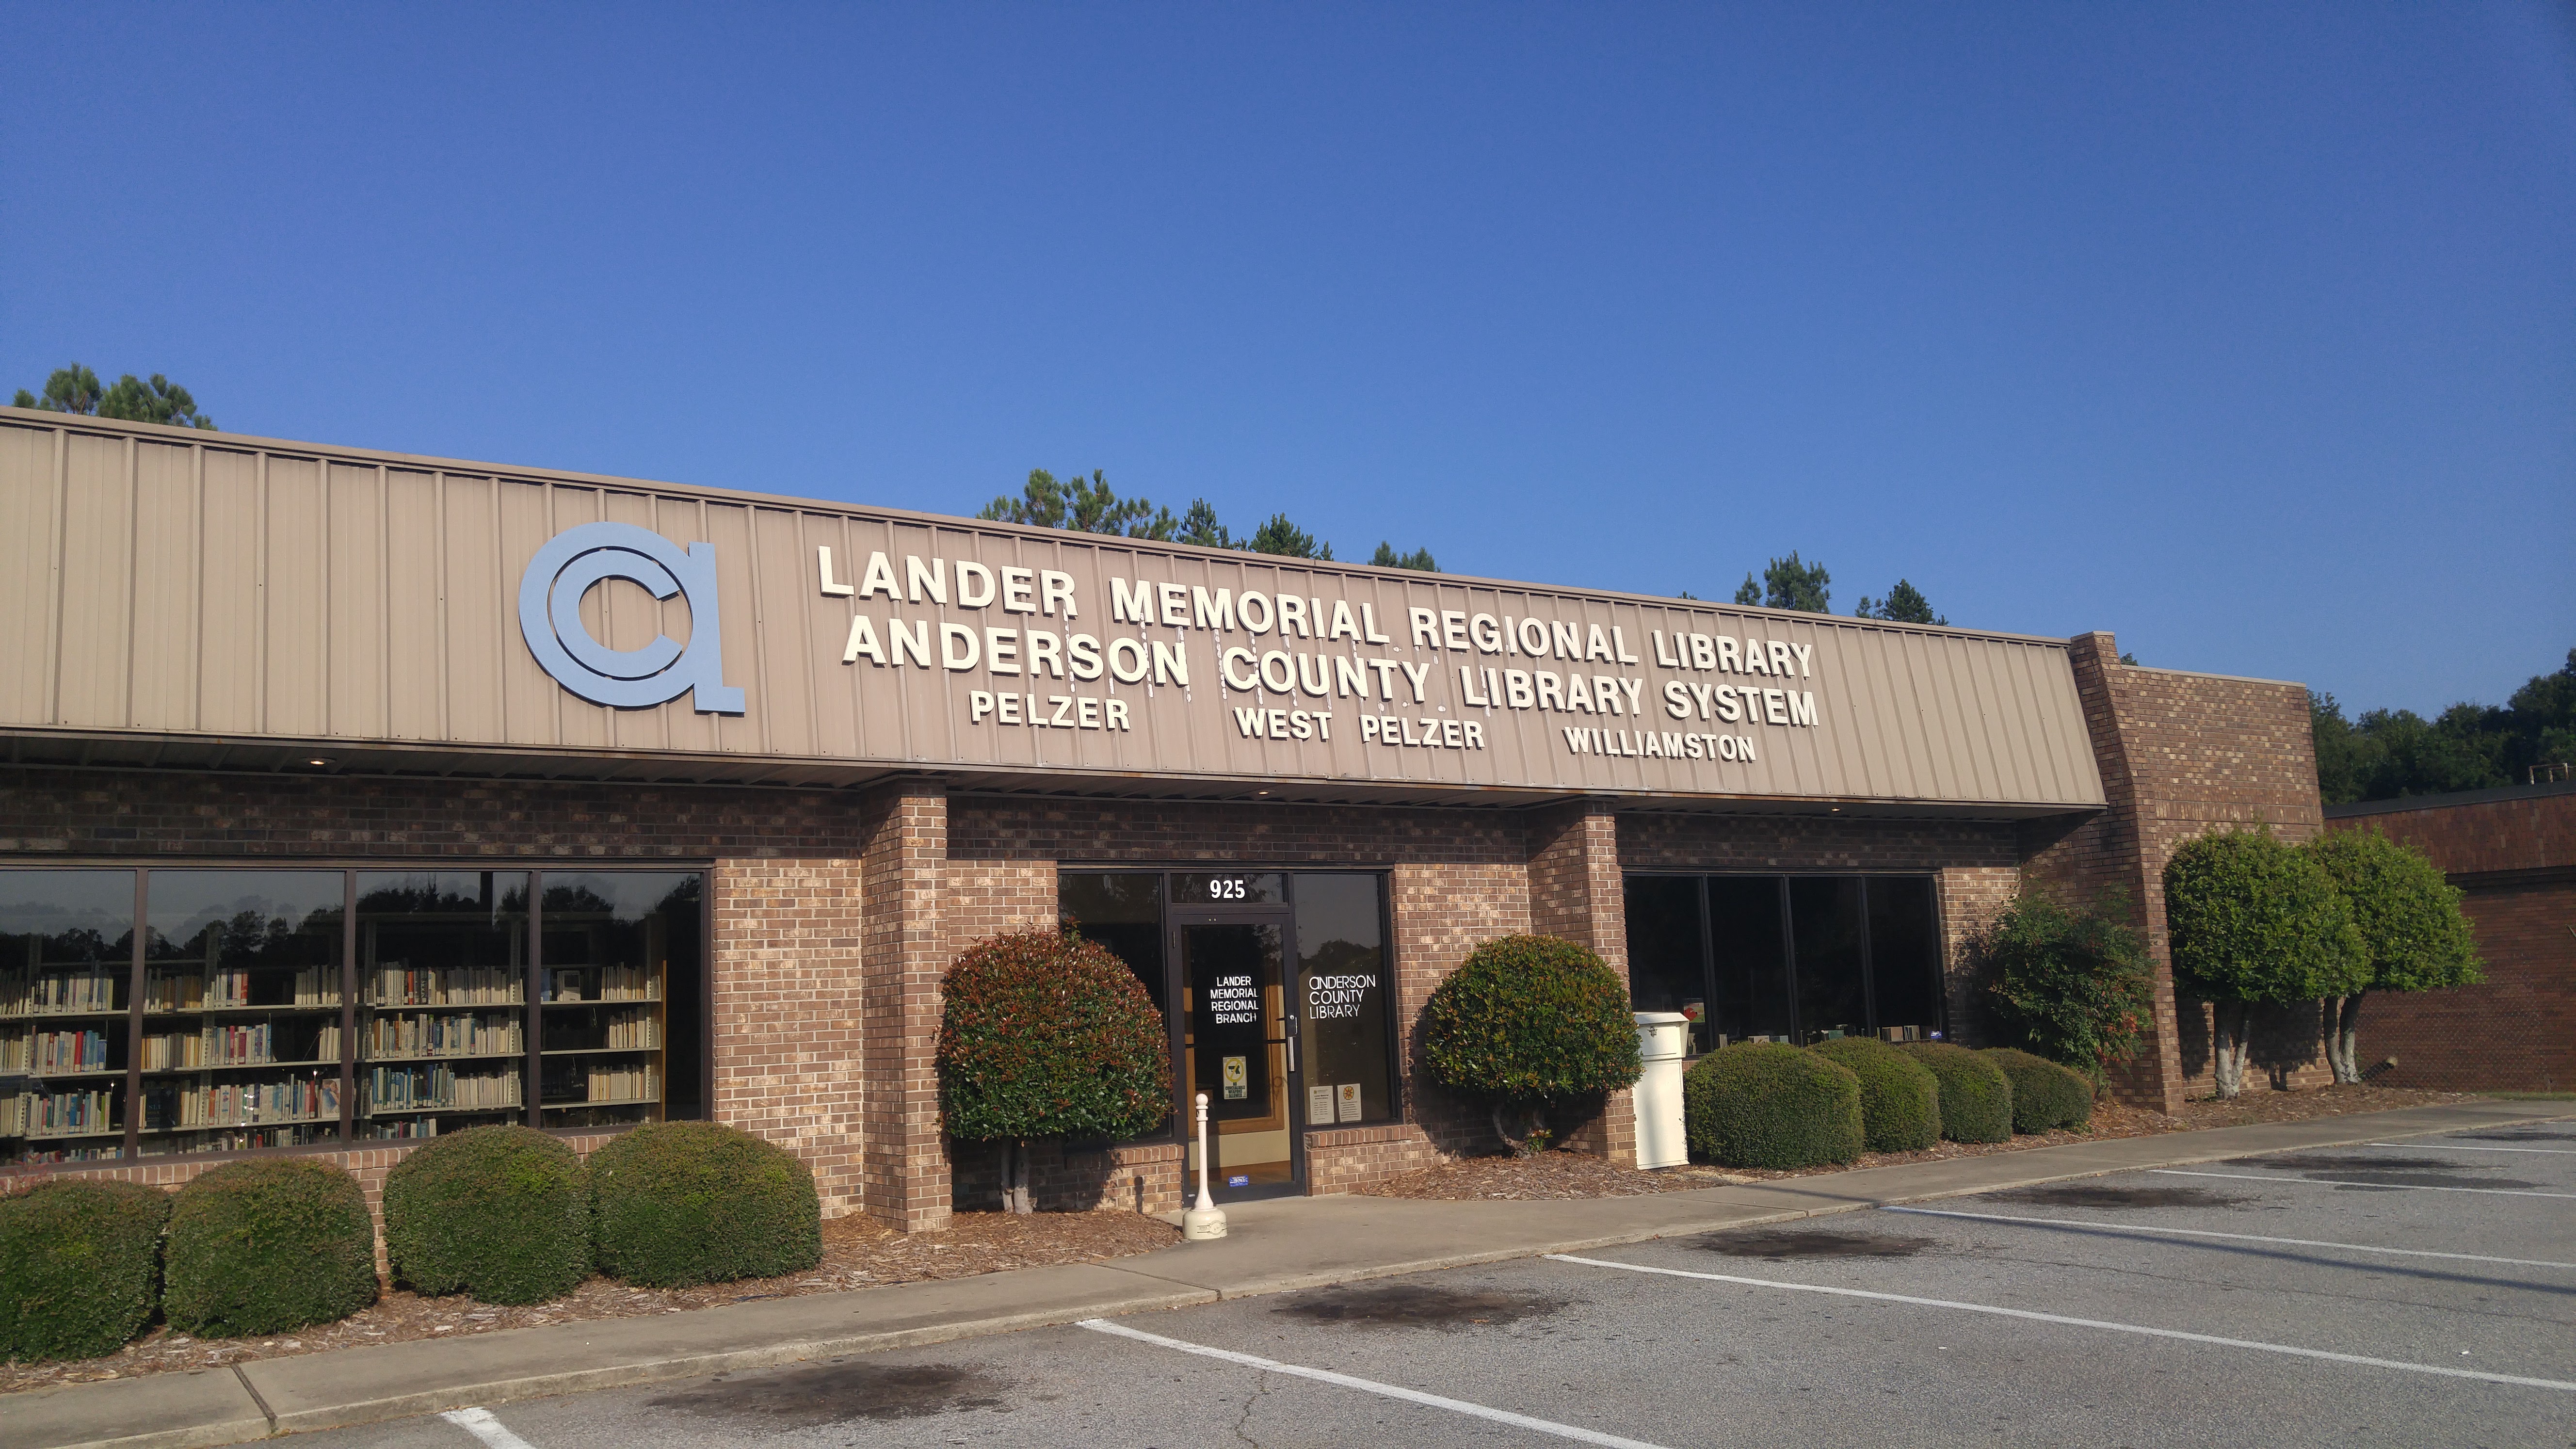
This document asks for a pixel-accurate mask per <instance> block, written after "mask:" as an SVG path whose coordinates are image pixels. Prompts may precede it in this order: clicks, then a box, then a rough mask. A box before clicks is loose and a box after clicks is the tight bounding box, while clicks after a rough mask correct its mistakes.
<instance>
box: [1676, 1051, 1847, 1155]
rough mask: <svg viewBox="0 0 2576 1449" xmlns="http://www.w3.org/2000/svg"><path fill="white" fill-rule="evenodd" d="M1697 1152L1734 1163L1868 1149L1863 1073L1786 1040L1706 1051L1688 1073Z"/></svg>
mask: <svg viewBox="0 0 2576 1449" xmlns="http://www.w3.org/2000/svg"><path fill="white" fill-rule="evenodd" d="M1682 1117H1683V1121H1684V1124H1685V1126H1686V1128H1687V1130H1688V1134H1689V1137H1690V1149H1691V1153H1692V1155H1693V1156H1696V1157H1702V1158H1706V1159H1707V1160H1709V1161H1712V1162H1717V1163H1721V1164H1723V1165H1725V1166H1728V1167H1821V1166H1825V1165H1827V1164H1829V1163H1836V1162H1849V1161H1851V1160H1852V1159H1853V1158H1855V1157H1858V1156H1860V1149H1861V1142H1862V1140H1863V1138H1862V1134H1861V1111H1860V1078H1859V1077H1857V1076H1855V1075H1853V1073H1852V1071H1851V1069H1850V1068H1849V1067H1845V1066H1842V1065H1840V1064H1839V1063H1836V1062H1833V1061H1831V1060H1828V1059H1827V1058H1824V1057H1821V1056H1818V1055H1816V1054H1815V1053H1814V1052H1811V1051H1805V1050H1802V1049H1800V1048H1798V1047H1793V1046H1787V1045H1784V1044H1781V1043H1778V1042H1770V1043H1750V1042H1748V1043H1745V1044H1743V1045H1740V1046H1731V1047H1727V1048H1725V1049H1723V1050H1720V1051H1714V1052H1711V1053H1709V1054H1708V1055H1707V1056H1704V1057H1701V1058H1700V1059H1699V1062H1698V1064H1697V1065H1695V1066H1693V1067H1692V1068H1691V1069H1690V1071H1689V1073H1688V1074H1687V1075H1685V1076H1684V1077H1683V1078H1682Z"/></svg>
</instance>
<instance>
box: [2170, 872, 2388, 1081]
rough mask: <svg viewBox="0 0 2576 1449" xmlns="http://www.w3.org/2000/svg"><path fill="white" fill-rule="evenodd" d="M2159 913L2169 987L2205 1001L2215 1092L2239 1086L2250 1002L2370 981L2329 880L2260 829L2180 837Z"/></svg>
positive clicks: (2310, 995) (2366, 958) (2307, 995)
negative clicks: (2211, 1019)
mask: <svg viewBox="0 0 2576 1449" xmlns="http://www.w3.org/2000/svg"><path fill="white" fill-rule="evenodd" d="M2165 919H2166V922H2167V924H2168V926H2169V927H2170V928H2171V931H2172V935H2173V969H2174V985H2175V987H2176V988H2177V989H2178V990H2179V991H2181V993H2182V994H2183V995H2185V996H2188V997H2192V998H2194V999H2196V1000H2201V1001H2206V1002H2209V1003H2211V1005H2212V1006H2213V1007H2214V1008H2215V1012H2214V1015H2215V1017H2216V1038H2217V1040H2216V1042H2215V1046H2216V1048H2217V1050H2216V1066H2217V1078H2218V1095H2219V1096H2221V1097H2233V1096H2235V1095H2236V1094H2237V1093H2238V1092H2240V1091H2242V1090H2244V1086H2245V1049H2246V1026H2247V1018H2248V1017H2249V1015H2250V1014H2251V1012H2252V1009H2253V1008H2254V1007H2256V1006H2286V1005H2289V1004H2291V1003H2294V1002H2300V1001H2317V1000H2321V999H2323V998H2325V997H2329V996H2347V995H2350V994H2352V993H2354V992H2356V991H2359V990H2361V989H2362V988H2363V986H2364V985H2365V984H2367V982H2368V981H2369V979H2370V952H2369V950H2368V948H2367V947H2366V946H2364V945H2363V943H2362V937H2361V931H2360V929H2359V928H2358V927H2356V926H2355V925H2354V924H2353V920H2352V907H2351V906H2350V905H2349V904H2347V903H2346V902H2345V900H2344V897H2343V892H2342V891H2340V890H2337V889H2336V888H2335V883H2334V878H2333V877H2332V876H2330V875H2328V874H2327V873H2326V869H2325V867H2324V866H2322V865H2320V864H2318V863H2317V859H2316V857H2315V856H2314V855H2312V854H2310V853H2308V852H2306V851H2303V850H2300V849H2297V848H2295V847H2293V846H2289V845H2285V844H2283V843H2282V842H2281V841H2279V840H2277V839H2274V838H2273V836H2272V834H2271V832H2270V831H2268V830H2265V831H2252V830H2229V831H2226V832H2223V833H2220V834H2212V835H2204V836H2201V837H2200V838H2198V839H2196V840H2191V841H2187V842H2185V843H2184V844H2183V846H2182V848H2180V849H2179V850H2176V851H2175V852H2174V854H2173V859H2172V860H2170V861H2168V862H2166V864H2165Z"/></svg>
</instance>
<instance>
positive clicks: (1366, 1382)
mask: <svg viewBox="0 0 2576 1449" xmlns="http://www.w3.org/2000/svg"><path fill="white" fill-rule="evenodd" d="M1077 1326H1078V1327H1082V1328H1088V1329H1090V1330H1091V1331H1092V1332H1094V1333H1112V1334H1116V1335H1117V1336H1118V1337H1120V1338H1132V1339H1134V1340H1136V1341H1137V1342H1138V1343H1150V1344H1153V1345H1155V1346H1156V1347H1158V1348H1169V1349H1177V1350H1178V1351H1180V1352H1182V1353H1194V1354H1197V1355H1198V1356H1199V1357H1201V1358H1213V1359H1222V1360H1224V1361H1225V1362H1227V1363H1231V1364H1241V1365H1242V1366H1244V1367H1245V1368H1256V1369H1261V1370H1263V1371H1265V1372H1268V1373H1274V1374H1287V1375H1290V1376H1291V1377H1294V1378H1301V1379H1313V1380H1314V1381H1315V1382H1317V1383H1323V1384H1336V1385H1339V1386H1340V1387H1342V1388H1346V1389H1357V1390H1359V1391H1360V1392H1361V1393H1364V1394H1378V1395H1382V1396H1383V1397H1386V1398H1390V1399H1402V1400H1404V1401H1405V1402H1406V1403H1409V1404H1422V1405H1425V1406H1427V1407H1429V1408H1434V1409H1447V1410H1448V1411H1449V1412H1450V1413H1453V1414H1465V1415H1468V1416H1469V1417H1471V1418H1477V1419H1490V1420H1492V1421H1493V1422H1495V1423H1497V1424H1509V1425H1511V1426H1513V1427H1514V1428H1517V1429H1534V1430H1536V1431H1538V1432H1539V1433H1541V1434H1553V1435H1555V1436H1556V1437H1557V1438H1560V1439H1572V1440H1574V1441H1576V1442H1577V1443H1582V1444H1599V1445H1601V1446H1603V1449H1662V1446H1660V1445H1656V1444H1649V1443H1647V1442H1646V1441H1644V1440H1643V1439H1622V1438H1620V1437H1619V1436H1618V1435H1616V1434H1604V1433H1602V1432H1600V1431H1599V1430H1597V1429H1578V1428H1576V1427H1575V1426H1574V1425H1572V1424H1559V1423H1556V1422H1554V1421H1552V1420H1548V1419H1533V1418H1531V1417H1530V1416H1529V1415H1527V1414H1515V1413H1512V1412H1511V1411H1510V1410H1508V1409H1489V1408H1487V1407H1485V1406H1484V1405H1483V1404H1471V1403H1468V1402H1467V1401H1466V1400H1464V1399H1445V1398H1442V1397H1441V1396H1440V1395H1438V1394H1426V1393H1423V1392H1422V1391H1420V1390H1418V1389H1403V1388H1398V1387H1396V1386H1395V1385H1393V1384H1382V1383H1379V1382H1377V1381H1376V1380H1374V1379H1357V1378H1353V1377H1351V1376H1350V1375H1349V1374H1337V1373H1334V1372H1333V1371H1332V1370H1330V1369H1317V1368H1307V1367H1306V1366H1305V1365H1303V1364H1293V1363H1281V1362H1279V1361H1278V1360H1277V1359H1270V1358H1262V1357H1260V1356H1258V1355H1256V1354H1249V1353H1236V1352H1235V1351H1234V1350H1232V1349H1226V1348H1210V1347H1208V1346H1207V1345H1205V1344H1202V1343H1190V1342H1188V1341H1186V1340H1183V1339H1178V1338H1165V1337H1163V1336H1162V1335H1161V1334H1159V1333H1147V1332H1145V1331H1144V1330H1142V1329H1136V1328H1129V1327H1128V1326H1127V1325H1125V1324H1123V1323H1112V1322H1110V1321H1109V1320H1108V1319H1106V1318H1086V1319H1084V1320H1082V1322H1081V1323H1080V1324H1079V1325H1077Z"/></svg>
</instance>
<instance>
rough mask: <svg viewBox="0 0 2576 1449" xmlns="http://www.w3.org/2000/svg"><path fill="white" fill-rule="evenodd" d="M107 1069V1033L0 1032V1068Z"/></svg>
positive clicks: (66, 1070)
mask: <svg viewBox="0 0 2576 1449" xmlns="http://www.w3.org/2000/svg"><path fill="white" fill-rule="evenodd" d="M107 1069H108V1060H107V1033H105V1032H103V1031H91V1030H87V1029H82V1028H75V1029H73V1030H70V1031H20V1032H0V1072H7V1073H17V1072H35V1073H43V1072H102V1071H106V1070H107Z"/></svg>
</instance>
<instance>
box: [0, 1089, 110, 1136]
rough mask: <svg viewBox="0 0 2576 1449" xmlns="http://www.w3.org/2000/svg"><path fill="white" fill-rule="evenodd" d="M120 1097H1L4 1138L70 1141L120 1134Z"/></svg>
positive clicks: (62, 1094) (0, 1129) (77, 1094)
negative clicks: (74, 1136)
mask: <svg viewBox="0 0 2576 1449" xmlns="http://www.w3.org/2000/svg"><path fill="white" fill-rule="evenodd" d="M117 1095H118V1094H117V1093H115V1092H112V1091H108V1090H105V1089H103V1088H102V1089H98V1090H93V1091H87V1092H20V1093H18V1094H16V1095H15V1096H10V1097H0V1137H66V1136H69V1135H71V1134H73V1133H75V1132H113V1131H115V1130H116V1127H117V1121H116V1098H117Z"/></svg>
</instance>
